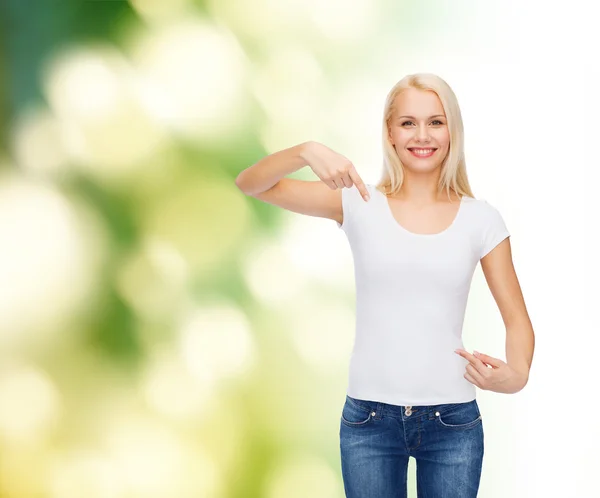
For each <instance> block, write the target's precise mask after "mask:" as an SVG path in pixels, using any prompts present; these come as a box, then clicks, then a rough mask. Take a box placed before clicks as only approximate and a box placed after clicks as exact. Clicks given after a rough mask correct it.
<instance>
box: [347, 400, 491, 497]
mask: <svg viewBox="0 0 600 498" xmlns="http://www.w3.org/2000/svg"><path fill="white" fill-rule="evenodd" d="M340 451H341V466H342V477H343V481H344V489H345V492H346V497H347V498H372V497H375V496H376V497H377V498H405V497H406V496H407V492H408V489H407V471H408V458H409V456H412V457H414V458H415V460H416V468H417V496H418V497H419V498H471V497H473V498H475V497H476V496H477V490H478V489H479V480H480V477H481V468H482V462H483V421H482V418H481V413H480V412H479V406H478V405H477V401H476V400H475V399H474V400H472V401H468V402H465V403H449V404H440V405H422V406H400V405H392V404H387V403H382V402H379V401H368V400H363V399H356V398H352V397H350V396H348V395H346V402H345V404H344V408H343V410H342V416H341V420H340Z"/></svg>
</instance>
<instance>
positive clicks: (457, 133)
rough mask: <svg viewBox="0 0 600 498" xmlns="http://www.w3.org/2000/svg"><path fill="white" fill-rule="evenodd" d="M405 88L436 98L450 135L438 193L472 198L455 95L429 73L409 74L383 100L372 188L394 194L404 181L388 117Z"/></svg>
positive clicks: (460, 120)
mask: <svg viewBox="0 0 600 498" xmlns="http://www.w3.org/2000/svg"><path fill="white" fill-rule="evenodd" d="M408 88H415V89H417V90H429V91H432V92H435V93H436V94H437V96H438V97H439V99H440V101H441V103H442V106H443V107H444V112H445V113H446V120H447V123H448V128H449V134H450V147H449V149H448V154H447V156H446V158H445V159H444V161H443V163H442V171H441V174H440V181H439V183H438V192H439V193H441V192H442V190H443V189H444V188H445V189H446V191H447V193H448V196H450V188H452V189H453V190H454V191H455V192H456V193H457V194H458V195H461V196H462V195H467V196H469V197H474V195H473V194H472V192H471V187H470V185H469V180H468V178H467V168H466V164H465V154H464V130H463V121H462V116H461V113H460V108H459V106H458V100H457V98H456V95H455V94H454V92H453V91H452V89H451V88H450V86H449V85H448V83H446V82H445V81H444V80H443V79H442V78H440V77H439V76H437V75H435V74H431V73H418V74H409V75H407V76H405V77H404V78H402V79H401V80H400V81H398V83H396V84H395V85H394V86H393V88H392V89H391V90H390V92H389V93H388V95H387V97H386V99H385V107H384V110H383V174H382V176H381V179H380V180H379V182H378V183H377V184H376V188H377V189H378V190H380V191H381V192H383V193H384V194H385V195H394V194H397V193H398V192H399V191H400V187H401V186H402V182H403V181H404V165H403V164H402V161H400V157H399V156H398V153H397V152H396V149H395V148H394V146H393V145H392V142H391V141H390V136H389V126H390V119H391V118H392V113H393V107H392V106H393V104H394V100H395V99H396V97H397V96H398V95H399V94H400V93H402V92H403V91H404V90H406V89H408Z"/></svg>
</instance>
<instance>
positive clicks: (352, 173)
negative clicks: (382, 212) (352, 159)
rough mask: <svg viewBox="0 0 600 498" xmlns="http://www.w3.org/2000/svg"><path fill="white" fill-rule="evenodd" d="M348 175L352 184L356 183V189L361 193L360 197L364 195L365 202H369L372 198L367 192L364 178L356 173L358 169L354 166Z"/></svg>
mask: <svg viewBox="0 0 600 498" xmlns="http://www.w3.org/2000/svg"><path fill="white" fill-rule="evenodd" d="M348 175H349V176H350V178H351V179H352V182H353V183H354V185H356V188H357V189H358V191H359V192H360V195H362V197H363V199H364V200H365V201H368V200H369V198H370V195H369V191H368V190H367V187H366V185H365V183H364V182H363V181H362V178H361V177H360V175H359V174H358V171H356V168H355V167H354V165H353V166H352V167H351V168H350V170H349V171H348Z"/></svg>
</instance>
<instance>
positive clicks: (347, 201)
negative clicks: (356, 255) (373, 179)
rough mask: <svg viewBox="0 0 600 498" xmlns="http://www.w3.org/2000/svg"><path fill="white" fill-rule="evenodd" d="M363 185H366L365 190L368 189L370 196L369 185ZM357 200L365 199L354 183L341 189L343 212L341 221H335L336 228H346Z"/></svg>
mask: <svg viewBox="0 0 600 498" xmlns="http://www.w3.org/2000/svg"><path fill="white" fill-rule="evenodd" d="M365 186H366V187H367V190H369V193H370V194H371V196H372V195H373V194H372V191H371V185H370V184H369V185H367V184H365ZM358 202H365V201H364V200H363V198H362V196H361V195H360V192H359V190H358V189H357V188H356V185H352V187H344V188H343V189H342V211H343V214H344V220H343V222H342V223H338V222H337V221H336V222H335V224H336V225H337V227H338V228H341V229H342V230H344V231H345V230H346V228H348V226H349V225H350V223H351V220H352V217H353V215H354V209H355V207H356V203H358Z"/></svg>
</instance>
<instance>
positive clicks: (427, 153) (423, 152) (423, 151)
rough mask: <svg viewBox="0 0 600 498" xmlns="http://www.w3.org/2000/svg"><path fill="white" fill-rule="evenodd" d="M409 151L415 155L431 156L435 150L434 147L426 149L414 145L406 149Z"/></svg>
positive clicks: (421, 156)
mask: <svg viewBox="0 0 600 498" xmlns="http://www.w3.org/2000/svg"><path fill="white" fill-rule="evenodd" d="M408 150H409V151H410V153H411V154H412V155H413V156H415V157H420V158H423V157H431V156H433V154H435V151H436V150H437V149H436V148H434V147H430V148H427V149H421V148H415V147H411V148H410V149H408Z"/></svg>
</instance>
